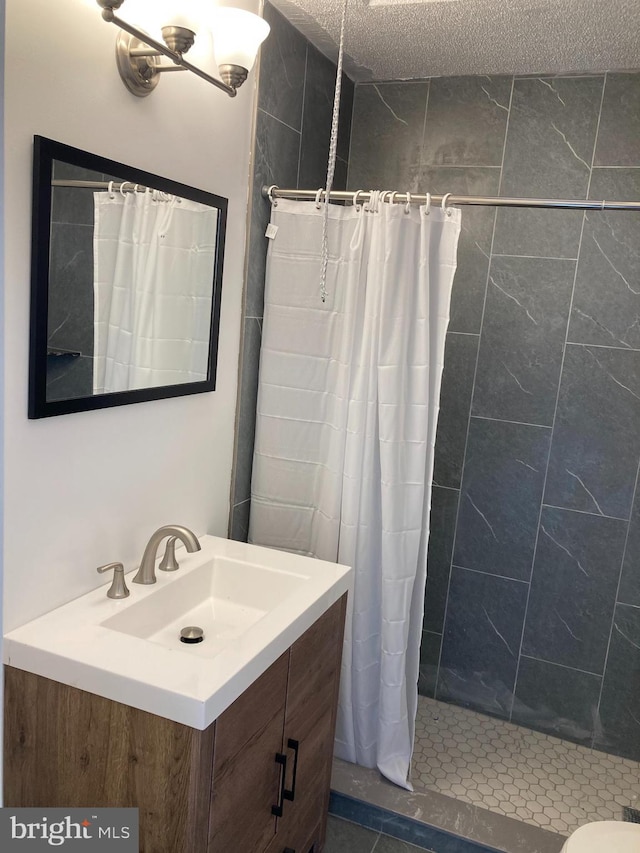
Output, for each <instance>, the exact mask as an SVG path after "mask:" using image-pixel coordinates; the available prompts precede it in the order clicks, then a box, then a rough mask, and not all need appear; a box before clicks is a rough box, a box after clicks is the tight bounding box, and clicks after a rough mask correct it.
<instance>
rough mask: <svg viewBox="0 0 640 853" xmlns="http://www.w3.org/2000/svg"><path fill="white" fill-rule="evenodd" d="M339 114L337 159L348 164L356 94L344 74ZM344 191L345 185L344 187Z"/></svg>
mask: <svg viewBox="0 0 640 853" xmlns="http://www.w3.org/2000/svg"><path fill="white" fill-rule="evenodd" d="M334 76H335V75H334ZM340 87H341V88H340V113H339V118H338V157H340V159H341V160H345V161H346V162H349V148H350V146H351V120H352V118H353V99H354V97H355V93H356V87H355V85H354V83H353V82H352V81H351V80H349V78H348V77H347V75H346V74H343V75H342V82H341V84H340ZM344 189H346V184H345V186H344Z"/></svg>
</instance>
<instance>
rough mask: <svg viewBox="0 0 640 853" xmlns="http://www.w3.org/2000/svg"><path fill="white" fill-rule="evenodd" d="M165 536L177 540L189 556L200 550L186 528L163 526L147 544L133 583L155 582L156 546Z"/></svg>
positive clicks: (176, 525) (198, 544)
mask: <svg viewBox="0 0 640 853" xmlns="http://www.w3.org/2000/svg"><path fill="white" fill-rule="evenodd" d="M166 536H174V537H175V538H176V539H179V540H180V541H181V542H182V543H183V545H184V546H185V548H186V549H187V551H188V552H189V553H190V554H192V553H193V552H194V551H199V550H200V543H199V542H198V538H197V536H196V535H195V533H192V532H191V531H190V530H189V528H188V527H182V525H180V524H165V525H164V527H159V528H158V530H156V532H155V533H153V534H152V536H151V539H149V541H148V542H147V547H146V548H145V549H144V554H143V555H142V561H141V563H140V568H139V569H138V571H137V573H136V576H135V578H134V579H133V583H155V582H156V552H157V550H158V545H159V544H160V543H161V542H162V540H163V539H164V538H165V537H166ZM176 568H177V567H176Z"/></svg>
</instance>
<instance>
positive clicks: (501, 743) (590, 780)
mask: <svg viewBox="0 0 640 853" xmlns="http://www.w3.org/2000/svg"><path fill="white" fill-rule="evenodd" d="M412 782H413V784H414V786H415V788H422V789H426V790H432V791H438V792H439V793H441V794H446V795H447V796H450V797H454V798H456V799H458V800H462V801H463V802H466V803H473V804H474V805H476V806H481V807H482V808H485V809H489V810H490V811H492V812H497V813H498V814H502V815H506V816H507V817H512V818H517V819H520V820H523V821H525V822H526V823H531V824H534V825H535V826H542V827H544V828H546V829H551V830H555V831H556V832H559V833H562V834H568V833H570V832H573V830H574V829H577V828H578V826H581V825H582V824H584V823H587V822H589V821H593V820H621V819H622V810H623V807H624V806H634V805H635V806H636V807H637V803H638V795H639V794H640V763H638V762H637V761H631V760H629V759H627V758H618V757H617V756H615V755H607V754H606V753H604V752H598V751H596V750H592V749H589V748H588V747H585V746H579V745H578V744H575V743H569V742H568V741H565V740H561V739H560V738H557V737H551V736H550V735H546V734H542V733H540V732H535V731H532V730H530V729H526V728H523V727H522V726H516V725H514V724H513V723H508V722H505V721H504V720H499V719H495V718H494V717H487V716H485V715H484V714H478V713H476V712H475V711H469V710H467V709H465V708H459V707H458V706H456V705H448V704H446V703H445V702H437V701H435V700H433V699H428V698H426V697H424V696H420V697H419V701H418V718H417V720H416V742H415V749H414V753H413V771H412Z"/></svg>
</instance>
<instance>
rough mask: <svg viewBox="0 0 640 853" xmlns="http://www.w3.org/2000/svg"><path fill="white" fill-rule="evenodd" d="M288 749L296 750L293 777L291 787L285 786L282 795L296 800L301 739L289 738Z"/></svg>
mask: <svg viewBox="0 0 640 853" xmlns="http://www.w3.org/2000/svg"><path fill="white" fill-rule="evenodd" d="M287 749H292V750H293V752H294V758H293V778H292V779H291V788H289V789H288V790H287V789H286V788H285V789H284V790H283V792H282V796H283V797H284V799H285V800H291V801H293V800H295V797H296V777H297V775H298V755H299V753H300V741H297V740H294V739H293V738H289V740H288V741H287Z"/></svg>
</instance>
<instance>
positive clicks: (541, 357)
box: [473, 258, 575, 426]
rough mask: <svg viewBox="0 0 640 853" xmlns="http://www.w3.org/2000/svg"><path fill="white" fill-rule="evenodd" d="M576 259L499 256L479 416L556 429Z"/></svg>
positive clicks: (487, 316) (482, 357) (479, 382)
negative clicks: (554, 421) (554, 422)
mask: <svg viewBox="0 0 640 853" xmlns="http://www.w3.org/2000/svg"><path fill="white" fill-rule="evenodd" d="M574 274H575V261H562V260H547V259H546V258H494V259H493V261H492V262H491V269H490V271H489V285H488V288H487V303H486V306H485V312H484V321H483V325H482V336H481V339H480V353H479V355H478V370H477V373H476V383H475V390H474V395H473V413H474V415H482V416H484V417H488V418H500V419H504V420H510V421H520V422H522V423H530V424H542V425H545V426H551V425H552V423H553V415H554V411H555V404H556V398H557V395H558V384H559V381H560V366H561V364H562V352H563V345H564V339H565V332H566V328H567V318H568V315H569V305H570V303H571V290H572V287H573V278H574Z"/></svg>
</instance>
